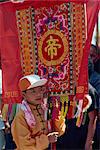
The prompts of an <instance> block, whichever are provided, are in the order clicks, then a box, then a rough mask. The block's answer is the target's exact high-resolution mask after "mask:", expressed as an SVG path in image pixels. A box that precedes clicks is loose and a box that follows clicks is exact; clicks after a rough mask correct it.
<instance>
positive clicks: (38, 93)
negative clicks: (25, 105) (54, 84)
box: [24, 86, 46, 105]
mask: <svg viewBox="0 0 100 150" xmlns="http://www.w3.org/2000/svg"><path fill="white" fill-rule="evenodd" d="M45 92H46V86H39V87H35V88H32V89H29V90H27V91H26V92H24V97H25V98H26V100H27V102H29V103H31V104H34V105H37V104H41V103H42V102H43V95H44V93H45Z"/></svg>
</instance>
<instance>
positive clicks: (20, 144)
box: [11, 111, 49, 150]
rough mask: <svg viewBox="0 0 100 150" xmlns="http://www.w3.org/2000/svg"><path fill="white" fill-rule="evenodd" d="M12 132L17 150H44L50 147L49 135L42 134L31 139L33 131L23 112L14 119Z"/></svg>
mask: <svg viewBox="0 0 100 150" xmlns="http://www.w3.org/2000/svg"><path fill="white" fill-rule="evenodd" d="M11 130H12V136H13V140H14V141H15V143H16V146H17V150H44V149H46V148H47V147H48V145H49V141H48V137H47V135H44V134H42V135H40V136H35V137H34V138H32V137H31V131H30V129H29V126H28V125H27V123H26V121H25V118H24V113H23V112H22V111H20V112H19V113H18V114H17V115H16V117H15V118H14V120H13V123H12V127H11Z"/></svg>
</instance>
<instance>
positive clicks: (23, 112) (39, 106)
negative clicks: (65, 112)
mask: <svg viewBox="0 0 100 150" xmlns="http://www.w3.org/2000/svg"><path fill="white" fill-rule="evenodd" d="M46 83H47V79H40V77H39V76H38V75H28V76H25V77H23V78H21V79H20V81H19V88H20V90H21V92H22V95H23V97H24V101H23V102H22V105H21V109H20V111H19V112H18V113H17V115H16V117H15V118H14V121H13V123H12V135H13V139H14V141H15V143H16V145H17V150H45V149H46V148H48V146H49V143H54V142H56V141H57V137H58V136H59V135H62V134H63V133H64V131H65V123H64V119H62V118H61V117H60V116H58V119H56V120H55V123H54V124H55V131H57V132H52V133H49V132H48V127H47V121H46V118H44V114H45V113H44V112H45V110H46V107H45V106H44V105H43V104H44V103H43V98H44V95H46V94H45V93H46V86H45V85H46Z"/></svg>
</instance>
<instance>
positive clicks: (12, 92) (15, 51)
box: [0, 3, 21, 103]
mask: <svg viewBox="0 0 100 150" xmlns="http://www.w3.org/2000/svg"><path fill="white" fill-rule="evenodd" d="M0 50H1V65H2V73H3V74H2V78H3V86H2V88H3V89H2V92H3V93H2V95H3V102H4V103H14V102H16V103H18V102H20V101H21V95H20V92H19V89H18V80H19V78H20V77H21V65H20V57H19V56H20V55H19V43H18V33H17V28H16V18H15V8H14V7H13V4H12V3H5V4H4V5H0Z"/></svg>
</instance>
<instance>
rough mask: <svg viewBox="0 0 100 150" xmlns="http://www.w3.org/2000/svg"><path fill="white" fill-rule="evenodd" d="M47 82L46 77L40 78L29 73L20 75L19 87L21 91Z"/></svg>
mask: <svg viewBox="0 0 100 150" xmlns="http://www.w3.org/2000/svg"><path fill="white" fill-rule="evenodd" d="M46 83H47V79H45V78H43V79H41V78H40V77H39V76H38V75H35V74H31V75H27V76H24V77H22V78H21V79H20V80H19V88H20V90H21V91H25V90H28V89H31V88H34V87H38V86H42V85H45V84H46Z"/></svg>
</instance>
